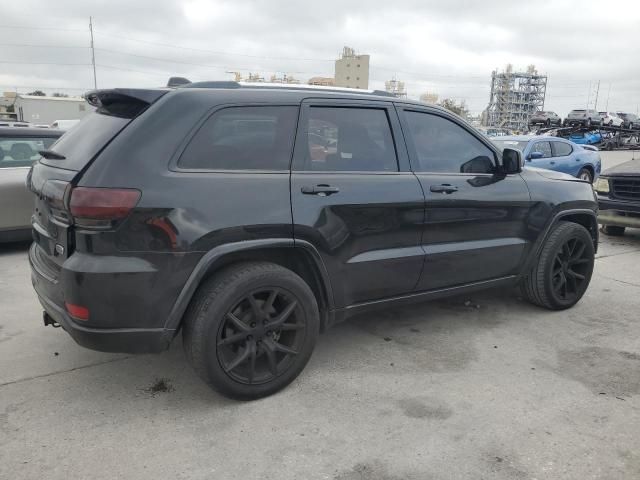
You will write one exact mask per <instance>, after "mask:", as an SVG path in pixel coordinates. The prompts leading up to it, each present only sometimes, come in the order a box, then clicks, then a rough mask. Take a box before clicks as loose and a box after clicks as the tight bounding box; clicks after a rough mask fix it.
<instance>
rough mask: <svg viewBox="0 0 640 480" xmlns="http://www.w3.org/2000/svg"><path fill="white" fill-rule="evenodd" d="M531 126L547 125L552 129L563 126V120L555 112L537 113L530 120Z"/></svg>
mask: <svg viewBox="0 0 640 480" xmlns="http://www.w3.org/2000/svg"><path fill="white" fill-rule="evenodd" d="M529 125H530V126H532V125H546V126H547V127H550V126H552V125H557V126H560V125H562V118H560V117H559V116H558V114H557V113H555V112H535V113H534V114H533V115H531V118H529Z"/></svg>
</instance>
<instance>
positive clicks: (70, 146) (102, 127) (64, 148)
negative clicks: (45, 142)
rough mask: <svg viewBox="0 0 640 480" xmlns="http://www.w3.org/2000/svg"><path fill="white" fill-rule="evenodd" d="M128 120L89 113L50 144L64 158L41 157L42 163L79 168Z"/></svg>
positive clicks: (70, 168)
mask: <svg viewBox="0 0 640 480" xmlns="http://www.w3.org/2000/svg"><path fill="white" fill-rule="evenodd" d="M129 122H130V119H128V118H121V117H113V116H110V115H103V114H101V113H90V114H89V115H87V116H86V117H84V118H83V119H82V120H81V121H80V122H79V123H78V124H76V126H75V127H73V128H72V129H71V130H69V131H68V132H66V133H65V134H64V135H63V136H62V137H60V139H59V140H58V141H57V142H56V143H54V144H53V145H52V146H51V148H50V150H53V151H54V152H56V153H59V154H60V155H63V156H64V157H66V158H65V159H64V160H47V159H44V158H43V159H42V163H45V164H47V165H51V166H53V167H60V168H66V169H68V170H81V169H82V168H83V167H84V166H85V165H86V164H87V163H89V162H90V161H91V159H92V158H93V157H95V155H96V154H97V153H98V152H99V151H100V150H102V148H103V147H104V146H105V145H106V144H107V143H108V142H109V141H110V140H111V139H112V138H113V137H115V136H116V135H117V134H118V132H120V130H122V128H124V126H125V125H126V124H127V123H129Z"/></svg>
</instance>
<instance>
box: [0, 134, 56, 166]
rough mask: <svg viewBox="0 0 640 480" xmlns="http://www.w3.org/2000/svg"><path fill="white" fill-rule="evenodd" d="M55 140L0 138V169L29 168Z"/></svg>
mask: <svg viewBox="0 0 640 480" xmlns="http://www.w3.org/2000/svg"><path fill="white" fill-rule="evenodd" d="M55 141H56V139H55V138H29V137H13V138H6V137H5V138H0V168H16V167H30V166H31V164H33V162H35V161H36V160H38V159H39V158H40V154H39V153H38V152H39V151H40V150H46V149H48V148H49V147H50V146H51V145H52V144H53V142H55Z"/></svg>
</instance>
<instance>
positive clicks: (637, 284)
mask: <svg viewBox="0 0 640 480" xmlns="http://www.w3.org/2000/svg"><path fill="white" fill-rule="evenodd" d="M596 275H598V276H599V277H602V278H606V279H607V280H611V281H612V282H618V283H624V284H625V285H630V286H632V287H638V288H640V283H633V282H626V281H624V280H618V279H617V278H613V277H609V276H607V275H603V274H601V273H596Z"/></svg>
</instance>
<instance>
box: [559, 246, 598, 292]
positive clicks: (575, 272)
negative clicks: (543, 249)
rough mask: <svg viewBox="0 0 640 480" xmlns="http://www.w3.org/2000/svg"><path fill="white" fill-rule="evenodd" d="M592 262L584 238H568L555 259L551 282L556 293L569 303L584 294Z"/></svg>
mask: <svg viewBox="0 0 640 480" xmlns="http://www.w3.org/2000/svg"><path fill="white" fill-rule="evenodd" d="M591 262H592V259H591V258H590V256H589V255H588V250H587V245H586V244H585V242H584V240H583V239H581V238H578V237H574V238H570V239H569V240H567V241H566V242H565V243H564V244H563V245H562V248H561V249H560V250H559V251H558V253H556V256H555V258H554V260H553V270H552V272H551V284H552V288H553V292H554V295H555V296H556V297H557V298H558V299H560V300H561V301H562V302H567V303H573V302H575V301H576V299H577V298H578V297H579V296H582V293H583V292H584V290H585V288H586V286H585V285H584V283H585V282H588V280H587V277H588V276H589V275H590V272H589V270H590V264H591Z"/></svg>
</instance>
